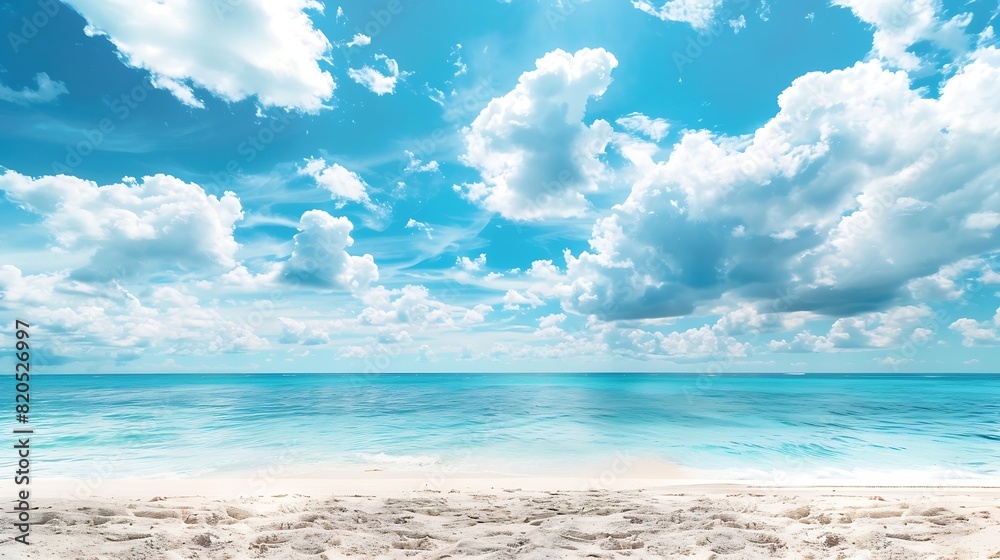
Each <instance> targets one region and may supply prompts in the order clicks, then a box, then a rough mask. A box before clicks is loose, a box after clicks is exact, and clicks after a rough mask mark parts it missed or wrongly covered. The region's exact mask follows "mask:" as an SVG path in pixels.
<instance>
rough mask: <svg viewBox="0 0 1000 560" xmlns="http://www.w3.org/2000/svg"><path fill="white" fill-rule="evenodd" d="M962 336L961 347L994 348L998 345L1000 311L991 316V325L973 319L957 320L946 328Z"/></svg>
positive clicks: (999, 341)
mask: <svg viewBox="0 0 1000 560" xmlns="http://www.w3.org/2000/svg"><path fill="white" fill-rule="evenodd" d="M948 328H949V329H951V330H953V331H955V332H957V333H959V334H961V335H962V345H963V346H968V347H972V346H996V345H998V344H1000V309H997V313H996V315H994V316H993V323H992V324H990V323H987V322H985V321H984V322H979V321H976V320H975V319H959V320H957V321H955V322H954V323H952V324H951V325H949V326H948Z"/></svg>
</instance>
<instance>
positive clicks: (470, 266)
mask: <svg viewBox="0 0 1000 560" xmlns="http://www.w3.org/2000/svg"><path fill="white" fill-rule="evenodd" d="M455 266H456V267H457V268H461V269H462V270H464V271H466V272H474V271H477V270H482V268H483V267H484V266H486V253H481V254H480V255H479V256H478V257H476V258H475V259H470V258H469V257H458V258H457V259H455Z"/></svg>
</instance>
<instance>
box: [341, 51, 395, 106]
mask: <svg viewBox="0 0 1000 560" xmlns="http://www.w3.org/2000/svg"><path fill="white" fill-rule="evenodd" d="M375 59H376V60H381V61H383V62H384V63H385V67H386V70H387V72H388V74H383V73H381V72H379V71H378V70H376V69H374V68H372V67H371V66H368V65H367V64H366V65H364V66H362V67H361V68H360V69H357V68H348V69H347V75H348V76H350V77H351V79H352V80H354V81H355V82H357V83H359V84H361V85H363V86H365V87H366V88H368V89H369V90H371V92H372V93H375V94H378V95H380V96H381V95H385V94H387V93H388V94H390V95H391V94H392V93H393V92H395V91H396V81H397V80H398V79H399V64H397V63H396V61H395V60H393V59H391V58H389V57H388V56H385V55H384V54H377V55H375Z"/></svg>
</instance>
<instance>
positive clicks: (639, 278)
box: [558, 47, 1000, 319]
mask: <svg viewBox="0 0 1000 560" xmlns="http://www.w3.org/2000/svg"><path fill="white" fill-rule="evenodd" d="M965 60H966V61H965V62H964V64H963V65H962V66H961V67H959V68H957V69H956V72H955V73H954V75H952V76H951V77H950V78H948V79H947V80H946V81H944V82H943V83H942V85H941V88H940V95H939V97H938V98H937V99H934V98H928V97H925V96H924V95H925V92H924V91H923V90H916V89H913V88H911V86H910V82H909V79H908V76H907V75H906V74H905V73H904V72H898V71H897V72H894V71H889V70H886V69H884V68H883V67H882V66H881V64H880V63H879V62H878V61H869V62H866V63H858V64H856V65H855V66H853V67H851V68H847V69H844V70H837V71H833V72H829V73H822V72H813V73H809V74H807V75H805V76H803V77H800V78H798V79H797V80H795V81H794V82H793V84H792V85H791V86H790V87H789V88H788V89H787V90H785V91H784V92H783V93H782V94H781V95H780V96H779V98H778V105H779V108H780V110H779V112H778V114H777V115H775V117H774V118H772V119H771V120H770V121H769V122H768V123H766V124H765V125H764V126H763V127H761V128H760V129H758V130H757V131H755V132H754V133H753V134H750V135H746V136H739V137H728V136H724V135H716V134H713V133H711V132H709V131H706V130H692V131H686V132H685V133H684V134H683V136H682V137H681V139H680V141H679V142H678V143H677V144H676V145H675V146H673V148H672V150H671V151H670V152H669V157H667V158H666V160H665V161H656V160H655V159H654V156H655V155H657V153H658V152H656V151H655V150H651V149H649V148H648V147H643V146H639V147H636V146H626V148H623V155H624V156H625V157H626V159H627V160H629V161H630V163H631V165H632V166H634V168H635V170H636V172H635V174H634V177H635V179H634V180H635V182H634V184H633V188H632V192H631V194H630V196H629V198H628V199H627V200H626V201H625V202H624V203H622V204H621V205H619V206H617V207H615V208H614V209H613V211H612V212H611V214H610V215H609V216H607V217H605V218H602V219H600V220H599V221H598V222H597V223H596V224H595V226H594V228H593V233H592V235H591V239H590V246H591V247H590V250H587V251H584V252H582V253H580V254H579V255H577V256H574V255H572V254H567V270H566V274H565V279H564V280H563V282H561V283H560V285H559V286H558V287H559V290H560V295H561V297H562V301H563V305H564V307H565V308H566V309H568V310H571V311H575V312H578V313H583V314H588V315H597V316H600V317H604V318H611V319H621V318H642V317H667V316H680V315H687V314H690V313H691V312H693V311H694V309H695V307H696V306H698V305H701V304H712V303H714V302H716V301H719V300H720V299H721V298H722V297H723V296H728V297H731V298H733V299H735V300H740V299H746V300H749V301H754V302H761V303H769V302H771V303H773V302H781V303H782V304H783V305H784V306H785V308H786V310H788V311H796V310H797V311H812V312H816V313H821V314H824V315H831V316H841V317H842V316H850V315H855V314H858V313H862V312H868V311H875V310H881V309H886V308H888V307H891V306H892V305H894V304H898V303H903V302H905V300H906V299H907V298H908V297H911V296H910V294H909V290H908V289H907V286H908V283H909V282H910V281H911V280H914V279H918V278H923V277H926V276H928V275H933V274H935V273H937V272H938V271H940V270H942V267H945V266H947V265H950V264H952V263H956V262H958V261H961V260H962V259H966V258H974V257H979V256H981V255H984V254H986V253H989V252H992V251H997V250H1000V236H997V235H995V234H994V233H993V230H990V229H986V228H988V226H990V225H992V218H991V217H992V213H994V212H1000V193H998V192H997V190H996V189H995V188H993V187H994V184H995V180H994V178H995V177H996V176H997V175H998V174H1000V162H998V161H997V160H996V157H995V154H996V153H998V152H1000V90H998V89H997V88H993V87H992V86H991V85H990V84H994V83H997V82H1000V51H997V50H996V49H995V48H993V47H986V48H982V49H980V50H978V51H976V52H973V53H970V55H969V56H968V57H967V58H966V59H965ZM646 146H648V143H647V145H646ZM640 148H641V149H640ZM970 216H971V218H969V217H970ZM967 226H976V227H967ZM734 228H738V231H739V233H740V235H739V236H735V235H733V232H734V231H737V230H736V229H734ZM684 239H698V240H699V242H698V243H697V244H691V243H684V242H681V241H679V240H684Z"/></svg>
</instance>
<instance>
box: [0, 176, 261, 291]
mask: <svg viewBox="0 0 1000 560" xmlns="http://www.w3.org/2000/svg"><path fill="white" fill-rule="evenodd" d="M0 189H2V190H3V191H5V192H6V194H7V198H9V199H10V200H11V201H13V202H15V203H17V204H19V205H21V206H22V207H24V208H26V209H28V210H30V211H31V212H34V213H36V214H38V215H40V216H41V217H42V221H43V223H44V224H45V226H46V227H47V228H48V229H49V231H50V232H51V233H52V236H53V238H54V240H55V242H56V244H57V245H58V246H59V247H62V248H65V249H70V250H74V251H82V252H85V253H90V262H89V264H88V265H87V266H86V267H84V268H82V269H80V270H77V271H75V272H74V276H76V277H78V278H81V279H84V278H86V279H110V278H114V277H117V276H128V275H131V274H138V273H150V272H162V271H166V270H175V271H183V272H195V273H199V272H200V273H204V272H209V271H216V270H220V269H221V270H229V269H231V268H233V267H234V266H236V260H235V255H236V250H237V249H238V248H239V245H238V244H237V243H236V240H235V239H234V238H233V229H234V228H235V224H236V222H237V221H238V220H240V219H242V218H243V211H242V208H241V206H240V201H239V199H238V198H236V195H235V194H233V193H231V192H227V193H225V195H223V196H222V198H216V197H215V196H214V195H209V194H206V193H205V191H204V190H203V189H202V188H201V187H200V186H198V185H196V184H194V183H185V182H184V181H181V180H180V179H177V178H175V177H171V176H169V175H154V176H150V177H143V179H142V182H138V181H136V180H135V179H133V178H131V177H126V178H125V179H124V180H123V182H122V183H116V184H113V185H105V186H98V185H97V183H94V182H92V181H84V180H83V179H78V178H76V177H70V176H66V175H58V176H44V177H40V178H37V179H36V178H32V177H27V176H24V175H20V174H18V173H16V172H14V171H7V172H5V173H4V174H3V175H0Z"/></svg>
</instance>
